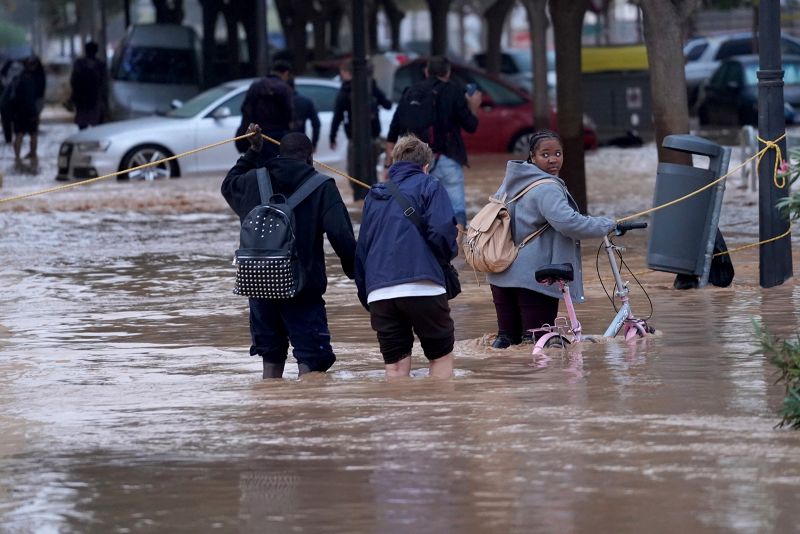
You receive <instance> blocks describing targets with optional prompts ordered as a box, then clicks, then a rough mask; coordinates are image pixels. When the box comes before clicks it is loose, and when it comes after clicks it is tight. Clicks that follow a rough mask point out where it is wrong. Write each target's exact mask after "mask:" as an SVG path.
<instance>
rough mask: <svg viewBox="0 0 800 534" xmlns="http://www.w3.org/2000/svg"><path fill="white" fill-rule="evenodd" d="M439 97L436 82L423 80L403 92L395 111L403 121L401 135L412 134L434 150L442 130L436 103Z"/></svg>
mask: <svg viewBox="0 0 800 534" xmlns="http://www.w3.org/2000/svg"><path fill="white" fill-rule="evenodd" d="M438 96H439V89H438V87H437V83H436V80H423V81H421V82H419V83H416V84H414V85H412V86H411V87H408V88H406V90H405V91H403V95H402V96H401V97H400V103H399V104H398V105H397V111H395V115H397V116H398V117H400V119H401V122H400V132H401V134H405V133H412V134H414V135H416V136H417V137H418V138H419V139H420V140H421V141H424V142H425V143H428V145H430V146H431V148H434V146H435V144H436V142H437V141H439V139H437V136H438V135H439V132H440V130H441V129H440V124H439V117H438V110H437V102H436V101H437V99H438Z"/></svg>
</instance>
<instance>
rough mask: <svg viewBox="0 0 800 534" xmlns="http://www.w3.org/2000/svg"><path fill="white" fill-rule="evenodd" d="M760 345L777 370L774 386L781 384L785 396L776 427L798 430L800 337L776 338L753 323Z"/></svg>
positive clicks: (799, 426)
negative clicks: (793, 338) (781, 415)
mask: <svg viewBox="0 0 800 534" xmlns="http://www.w3.org/2000/svg"><path fill="white" fill-rule="evenodd" d="M753 326H754V327H755V330H756V336H757V337H758V340H759V343H760V345H761V352H763V354H764V356H766V357H767V358H768V360H769V362H770V363H771V364H772V365H774V366H775V367H777V368H778V373H779V375H780V376H779V377H778V379H777V380H776V381H775V383H776V384H779V383H781V382H783V384H784V387H785V388H786V396H785V397H784V399H783V419H782V420H781V422H780V423H778V425H777V426H778V427H781V428H783V427H784V426H788V427H790V428H792V429H794V430H798V429H800V335H798V336H797V339H796V340H795V341H788V340H785V339H781V338H778V337H776V336H774V335H773V334H771V333H770V332H768V331H766V330H764V329H763V328H762V327H761V325H760V324H758V323H757V322H755V321H753Z"/></svg>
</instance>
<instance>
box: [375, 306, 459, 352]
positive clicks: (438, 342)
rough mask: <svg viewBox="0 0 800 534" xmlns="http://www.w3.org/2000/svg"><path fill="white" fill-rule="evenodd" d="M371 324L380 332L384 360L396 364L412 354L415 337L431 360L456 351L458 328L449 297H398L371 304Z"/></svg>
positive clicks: (379, 342)
mask: <svg viewBox="0 0 800 534" xmlns="http://www.w3.org/2000/svg"><path fill="white" fill-rule="evenodd" d="M369 314H370V323H371V324H372V329H373V330H375V332H377V333H378V344H379V345H380V347H381V354H383V361H384V362H386V363H387V364H390V363H397V362H398V361H400V360H402V359H403V358H404V357H406V356H408V355H409V354H411V347H412V346H413V345H414V334H417V337H418V338H419V341H420V344H421V345H422V351H423V352H424V353H425V357H426V358H428V359H429V360H436V359H438V358H441V357H442V356H447V355H448V354H450V353H451V352H453V344H454V343H455V329H454V327H453V319H451V318H450V306H449V304H448V303H447V295H437V296H435V297H399V298H395V299H388V300H378V301H376V302H373V303H371V304H370V305H369Z"/></svg>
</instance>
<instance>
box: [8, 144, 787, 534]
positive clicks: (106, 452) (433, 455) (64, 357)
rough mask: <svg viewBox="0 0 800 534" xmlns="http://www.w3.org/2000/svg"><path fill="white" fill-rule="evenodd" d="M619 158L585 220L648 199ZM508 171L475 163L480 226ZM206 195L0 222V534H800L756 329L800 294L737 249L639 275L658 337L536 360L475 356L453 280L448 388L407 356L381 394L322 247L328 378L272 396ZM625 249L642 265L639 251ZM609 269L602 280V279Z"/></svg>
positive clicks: (138, 187) (487, 306)
mask: <svg viewBox="0 0 800 534" xmlns="http://www.w3.org/2000/svg"><path fill="white" fill-rule="evenodd" d="M609 150H611V149H609ZM601 152H602V151H601ZM606 154H607V153H606ZM628 154H629V153H626V152H623V151H620V152H619V153H616V154H612V156H613V159H614V160H615V161H616V163H617V164H618V165H622V166H623V168H626V169H627V171H626V172H627V177H628V178H630V179H631V181H630V185H629V186H626V182H624V180H623V181H622V182H621V180H622V178H620V177H619V176H616V175H615V173H614V172H611V171H609V170H608V167H607V166H604V167H601V166H600V165H599V164H598V165H597V168H596V169H595V172H590V177H592V180H593V181H592V182H591V183H590V198H592V207H593V210H594V211H595V212H599V213H607V214H610V215H618V216H621V215H627V214H629V213H631V212H633V211H635V210H636V209H639V208H642V207H646V206H647V205H649V201H650V198H649V195H651V191H652V178H649V179H648V176H649V174H648V172H646V171H645V170H642V171H641V172H640V173H639V174H638V175H635V160H636V158H635V157H634V158H632V159H631V160H630V161H621V160H624V158H631V156H629V155H628ZM634 154H635V153H634ZM592 157H597V158H599V157H600V156H590V158H589V160H588V163H587V165H589V167H590V170H591V168H592V167H591V166H592V165H593V164H595V163H593V160H592ZM640 157H642V156H640ZM502 161H503V158H501V157H497V158H494V159H493V158H492V157H486V158H476V162H475V166H474V167H473V169H471V170H470V174H469V176H468V178H469V183H468V195H469V197H470V202H471V206H472V209H473V210H474V208H475V207H476V206H478V205H479V204H480V203H481V199H482V198H484V197H485V195H486V194H487V193H488V192H490V191H491V190H493V188H494V187H495V186H496V183H497V180H498V179H499V177H500V176H501V175H502ZM604 169H605V170H604ZM632 173H633V174H632ZM218 185H219V180H218V179H211V178H208V179H203V178H201V179H196V180H195V179H192V180H189V179H181V180H172V181H164V182H153V183H103V184H96V185H93V186H91V188H86V189H85V190H80V188H76V189H75V190H72V191H69V192H64V193H59V194H58V195H52V196H50V197H46V198H45V197H37V198H35V199H31V200H30V201H25V202H21V203H16V204H14V205H13V206H12V205H10V204H9V205H6V207H3V208H2V210H0V258H2V262H1V263H0V276H1V277H2V292H0V433H1V435H0V531H3V532H6V531H7V532H45V533H50V532H59V533H61V532H104V533H105V532H207V531H219V532H236V531H238V532H436V533H440V532H469V533H472V532H475V533H482V532H492V531H493V532H519V533H523V532H524V533H528V532H640V531H643V530H647V531H652V532H676V531H681V532H720V531H738V532H793V531H797V528H798V527H797V525H798V520H799V519H800V508H798V506H797V503H798V502H800V454H798V453H799V452H800V433H796V432H790V431H781V430H776V429H774V428H773V426H774V424H775V423H776V422H777V421H778V420H779V415H778V410H779V408H780V402H781V398H782V389H781V387H780V386H775V385H773V382H774V380H775V378H776V376H775V374H774V372H773V369H772V368H771V367H770V366H769V364H767V363H766V361H765V358H764V357H763V355H761V354H758V353H757V352H755V351H756V349H757V344H756V341H755V339H754V337H753V328H752V325H751V321H752V320H753V319H756V320H759V321H763V322H764V323H765V324H766V325H767V326H768V327H769V328H771V329H772V330H773V331H774V332H776V333H778V334H782V335H791V334H793V333H794V332H795V331H796V330H797V325H798V314H797V308H798V300H800V289H798V286H797V284H796V283H795V282H794V281H793V280H790V281H788V282H787V283H786V284H784V285H782V286H780V287H777V288H774V289H771V290H763V289H761V288H759V287H758V273H757V253H756V252H755V251H753V250H750V251H745V252H742V253H741V254H740V255H737V256H736V257H735V258H734V263H735V265H736V267H737V278H736V282H735V283H734V285H733V286H732V287H729V288H725V289H719V288H708V289H704V290H700V291H686V292H677V291H674V290H673V289H671V277H670V276H669V275H666V274H660V273H656V274H644V275H641V276H640V277H639V279H640V280H641V282H642V284H643V286H644V290H645V291H646V293H647V295H645V293H644V291H643V290H642V289H641V288H639V287H638V286H637V285H636V284H633V298H634V309H635V310H636V311H638V312H640V313H641V314H644V315H647V314H649V313H650V302H652V308H653V312H652V320H651V322H652V324H653V325H655V327H656V328H657V329H658V333H657V335H655V336H653V337H651V338H649V339H646V340H640V341H637V342H636V343H633V344H626V343H625V342H623V341H619V340H611V341H608V342H604V343H597V344H583V345H580V346H573V347H571V348H569V349H568V350H566V351H565V352H561V351H558V350H555V351H551V352H549V353H548V357H547V358H539V359H538V360H537V361H536V362H533V361H532V358H531V355H530V352H529V350H528V348H525V349H523V348H515V349H510V350H507V351H492V350H491V349H487V347H486V341H485V335H486V334H489V333H492V332H493V331H494V328H495V323H494V312H493V306H492V304H491V298H490V294H489V291H488V287H487V286H486V285H485V284H481V285H480V286H478V285H476V281H475V277H474V276H473V274H472V273H471V272H470V271H468V270H467V269H466V268H464V267H463V264H462V265H461V266H462V269H461V274H462V279H463V281H464V287H465V291H464V294H462V295H461V296H460V297H458V299H456V300H455V301H453V303H452V308H453V315H454V318H455V320H456V334H457V339H458V342H457V347H456V353H457V360H456V367H457V371H456V378H455V379H453V380H451V381H444V382H440V381H432V380H429V379H427V378H425V376H424V375H425V371H424V367H425V366H424V362H423V358H422V357H421V355H420V354H419V353H418V349H415V359H414V364H415V365H414V368H415V370H414V372H413V375H414V376H413V378H412V379H410V380H408V381H406V382H400V383H387V382H385V381H384V379H383V371H382V360H381V358H380V354H379V352H378V347H377V343H376V341H375V338H374V333H373V332H372V331H371V330H370V328H369V321H368V316H367V314H366V313H365V312H364V311H363V310H362V309H361V308H360V306H359V305H358V304H357V300H356V298H355V289H354V286H353V284H352V282H350V281H349V280H347V279H346V278H345V277H344V275H343V274H342V271H341V269H340V268H339V266H338V262H337V261H336V259H335V258H334V257H333V256H332V255H330V254H329V257H328V268H329V275H330V283H329V290H328V293H327V295H326V301H327V303H328V312H329V318H330V324H331V329H332V334H333V340H334V348H335V350H336V352H337V355H338V358H339V359H338V362H337V363H336V365H335V366H334V367H333V369H332V371H331V372H329V373H328V374H327V375H326V376H323V377H316V378H315V379H309V380H303V381H298V380H295V379H294V377H295V376H296V366H294V365H289V366H288V370H289V371H288V373H289V375H290V376H289V378H287V379H284V380H282V381H262V380H261V379H260V362H259V361H258V360H256V359H253V358H251V357H249V356H248V355H247V348H248V344H249V340H248V330H247V306H246V301H245V300H244V299H241V298H239V297H236V296H234V295H233V294H232V293H231V289H232V285H233V271H232V267H230V259H231V254H232V251H233V249H234V248H235V246H236V239H237V235H238V234H237V221H236V219H235V218H234V217H233V215H232V214H229V213H228V212H227V211H226V208H225V206H224V203H223V202H222V201H221V199H220V198H219V197H218V193H217V188H218ZM340 185H342V190H343V191H344V192H345V194H346V196H347V197H348V198H349V189H348V188H347V187H346V186H344V184H340ZM24 190H27V189H26V186H25V185H24V184H20V185H19V187H18V190H17V191H24ZM3 194H5V195H8V194H10V192H9V191H8V190H6V191H4V192H3ZM729 197H730V199H731V201H732V202H733V204H731V205H730V206H728V207H726V208H725V212H724V214H723V230H724V231H725V232H726V237H727V238H728V240H729V242H730V244H731V246H736V245H740V244H745V243H748V242H752V241H754V240H755V239H756V235H757V229H756V226H755V219H753V214H754V213H755V211H754V210H755V209H756V208H755V207H753V204H752V203H749V202H750V200H749V199H747V198H745V197H744V196H743V193H737V192H735V191H733V192H732V193H731V194H730V195H729ZM737 199H738V200H737ZM352 212H353V216H354V219H355V220H356V221H358V218H359V214H358V209H357V208H356V207H352ZM617 242H618V243H619V244H621V245H625V247H626V251H625V258H626V261H627V262H628V263H629V265H630V267H631V269H632V270H633V271H640V270H643V269H644V253H645V249H646V235H644V234H634V233H632V234H629V235H628V236H625V237H624V238H619V239H618V240H617ZM597 245H598V243H590V242H586V243H584V253H585V257H584V270H585V272H586V278H587V297H588V302H587V303H586V304H584V305H581V306H579V307H578V314H579V317H580V318H581V320H582V322H583V325H584V331H585V332H588V333H595V334H599V333H602V331H603V330H604V329H605V325H606V324H607V323H608V321H609V320H610V319H611V317H612V316H613V313H614V312H613V309H612V307H611V304H610V303H609V301H608V300H607V299H606V297H605V295H604V293H603V289H602V287H601V285H600V283H599V279H598V277H597V275H596V274H595V251H596V247H597ZM797 259H798V258H797V257H795V264H796V265H797ZM601 274H602V276H603V278H604V280H605V281H606V283H608V279H609V278H608V269H607V266H604V265H603V264H602V262H601ZM626 278H627V279H629V280H632V279H631V277H630V276H627V277H626ZM648 297H649V300H648ZM754 352H755V353H754ZM290 361H293V360H291V359H290ZM532 363H535V365H531V364H532Z"/></svg>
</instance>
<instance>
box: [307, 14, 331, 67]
mask: <svg viewBox="0 0 800 534" xmlns="http://www.w3.org/2000/svg"><path fill="white" fill-rule="evenodd" d="M329 6H330V4H329V3H326V2H323V3H321V4H320V6H319V7H318V8H317V7H314V8H313V10H312V13H311V24H312V25H313V26H314V59H315V60H316V61H320V60H323V59H325V58H326V57H327V55H328V44H327V43H328V41H327V33H328V22H329V20H330V13H329V11H330V7H329Z"/></svg>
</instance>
